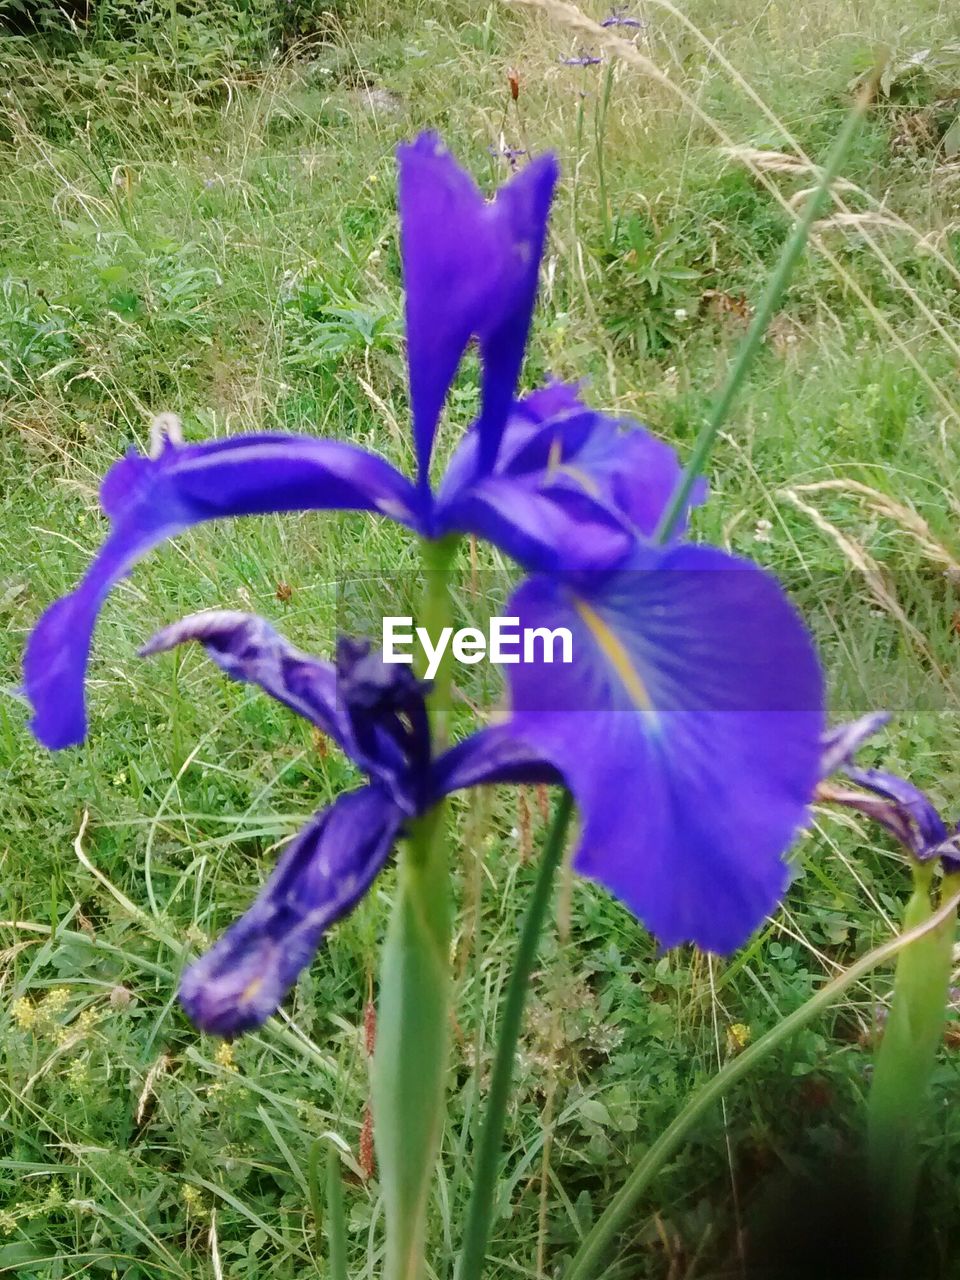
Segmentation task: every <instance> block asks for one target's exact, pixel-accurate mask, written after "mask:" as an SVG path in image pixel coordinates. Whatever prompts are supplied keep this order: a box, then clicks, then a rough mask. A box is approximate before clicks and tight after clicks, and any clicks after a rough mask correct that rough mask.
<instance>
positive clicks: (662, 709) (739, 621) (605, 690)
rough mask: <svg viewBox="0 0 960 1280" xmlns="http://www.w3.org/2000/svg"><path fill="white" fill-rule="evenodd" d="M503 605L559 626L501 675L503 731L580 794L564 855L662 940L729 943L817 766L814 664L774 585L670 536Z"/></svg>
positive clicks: (778, 865)
mask: <svg viewBox="0 0 960 1280" xmlns="http://www.w3.org/2000/svg"><path fill="white" fill-rule="evenodd" d="M509 610H510V613H511V614H516V615H518V616H519V618H520V625H521V627H524V628H529V627H545V628H548V629H550V630H552V629H554V628H557V627H565V628H567V629H569V631H570V633H571V636H572V655H573V660H572V662H571V663H569V664H563V663H558V662H554V663H553V664H552V665H549V664H547V663H545V662H544V661H543V660H542V659H541V660H539V661H537V662H534V663H529V662H528V663H524V664H522V665H519V666H515V667H511V668H509V670H508V674H509V678H510V684H511V689H512V698H513V708H514V709H513V714H512V718H511V721H510V724H509V728H510V730H511V731H512V732H513V733H514V734H515V735H516V736H517V737H518V738H520V739H521V740H523V741H525V742H526V743H528V744H529V746H530V748H531V751H532V752H533V753H534V754H536V755H538V756H540V757H542V758H543V759H544V760H547V761H549V762H550V763H551V764H553V766H554V767H555V768H556V769H557V770H558V772H559V773H560V774H562V776H563V777H564V779H565V781H566V783H567V785H568V786H569V788H570V789H571V791H572V792H573V794H574V797H575V799H576V801H577V805H578V808H579V810H580V813H581V816H582V820H583V837H582V843H581V845H580V848H579V849H578V851H577V854H576V857H575V861H574V866H575V867H576V869H577V870H578V871H580V872H581V873H583V874H584V875H588V876H591V877H593V878H594V879H596V880H598V881H599V882H600V883H601V884H603V885H605V886H606V887H607V888H608V889H609V890H610V891H611V892H613V893H614V894H616V895H617V897H619V898H620V899H621V901H623V902H624V903H626V905H627V906H628V907H630V908H631V910H632V911H634V912H635V913H636V914H637V915H638V916H639V917H640V918H641V919H642V920H643V921H644V923H645V924H646V925H647V926H648V927H649V928H650V929H651V930H652V932H653V933H654V934H656V936H657V937H658V938H659V939H660V941H661V943H662V944H663V945H665V946H673V945H675V944H677V943H680V942H684V941H692V942H696V943H698V944H699V945H700V946H703V947H706V948H708V949H710V950H714V951H720V952H726V951H730V950H732V949H733V948H735V947H736V946H738V945H739V944H740V943H742V942H743V941H744V940H745V939H746V938H747V937H748V936H749V934H750V933H751V932H752V930H754V929H755V928H756V927H757V926H758V925H759V924H760V922H761V921H762V919H763V918H764V916H765V915H766V914H767V913H768V912H769V911H771V910H772V908H773V907H774V906H775V905H776V903H777V901H778V899H779V898H780V896H781V894H782V893H783V891H784V888H785V887H786V883H787V879H788V872H787V868H786V866H785V864H784V861H783V855H784V853H785V851H786V849H787V847H788V845H789V844H790V842H791V840H792V838H793V836H794V833H795V832H796V830H797V828H798V827H799V826H800V825H801V824H802V823H803V822H804V821H805V818H806V813H807V806H808V804H809V802H810V800H811V798H812V796H813V792H814V787H815V785H816V781H817V776H818V772H819V763H820V735H821V731H822V725H823V715H822V704H823V686H822V678H821V673H820V668H819V665H818V662H817V658H816V655H815V652H814V649H813V645H812V643H811V641H810V637H809V636H808V634H807V632H806V630H805V628H804V626H803V624H802V623H801V621H800V619H799V618H798V617H797V615H796V613H795V612H794V610H793V609H792V607H791V606H790V604H789V603H788V602H787V600H786V598H785V597H784V596H783V594H782V592H781V590H780V587H779V585H778V584H777V583H776V581H775V580H774V579H773V578H771V577H770V576H768V575H767V574H766V573H764V572H762V571H761V570H759V569H757V568H756V567H755V566H753V565H750V564H748V563H746V562H744V561H740V560H737V559H735V558H734V557H732V556H728V555H725V554H724V553H722V552H720V551H716V550H713V549H710V548H705V547H691V546H677V547H673V548H669V549H667V550H665V551H662V552H655V551H649V552H646V553H642V554H638V556H637V558H636V559H635V561H634V562H633V566H632V567H631V568H629V569H625V570H618V571H617V572H615V573H612V574H609V575H606V576H605V577H599V576H598V580H596V581H593V582H591V581H589V580H583V579H581V580H580V581H577V580H576V579H575V578H569V579H567V580H566V581H564V580H563V579H562V578H554V579H550V578H545V577H542V578H535V579H532V580H530V581H528V582H527V583H525V584H524V585H522V586H521V588H520V589H519V591H518V592H517V593H516V595H515V596H514V598H513V600H512V602H511V603H510V605H509Z"/></svg>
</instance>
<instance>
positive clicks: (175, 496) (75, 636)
mask: <svg viewBox="0 0 960 1280" xmlns="http://www.w3.org/2000/svg"><path fill="white" fill-rule="evenodd" d="M101 499H102V502H103V507H104V510H105V511H106V512H107V514H108V515H109V516H110V519H111V526H112V527H111V531H110V535H109V537H108V538H107V540H106V542H104V544H103V546H102V547H101V548H100V551H99V552H98V554H97V556H96V557H95V559H94V561H93V563H92V564H91V566H90V568H89V569H88V570H87V573H86V576H85V577H84V578H83V580H82V582H81V583H80V585H79V586H78V587H77V588H76V590H74V591H73V592H72V593H71V594H70V595H67V596H64V597H63V598H62V599H60V600H58V601H57V602H56V603H55V604H53V605H52V606H51V607H50V608H49V609H48V610H47V611H46V613H45V614H44V615H43V617H42V618H41V619H40V621H39V622H38V624H37V626H36V628H35V629H34V631H33V634H32V635H31V637H30V640H29V642H28V645H27V651H26V654H25V657H24V675H25V687H26V692H27V696H28V697H29V699H30V701H31V702H32V703H33V707H34V711H35V716H34V719H33V721H32V723H31V726H30V727H31V728H32V730H33V732H34V734H35V735H36V737H37V738H39V740H40V741H41V742H42V743H43V744H44V745H45V746H47V747H50V748H58V747H68V746H72V745H74V744H75V743H78V742H81V741H82V740H83V737H84V734H85V732H86V715H85V711H84V688H83V684H84V675H85V672H86V667H87V660H88V657H89V651H90V642H91V638H92V634H93V628H94V625H95V623H96V619H97V614H98V613H99V611H100V607H101V605H102V604H103V601H104V599H105V598H106V596H107V594H108V593H109V591H110V589H111V587H113V585H114V583H116V582H118V581H119V580H120V579H121V578H122V577H124V576H125V575H126V574H127V573H129V571H130V570H131V568H132V567H133V566H134V564H135V563H136V562H137V561H138V560H139V559H140V558H141V557H142V556H143V555H144V554H146V552H147V551H149V550H150V549H151V548H153V547H155V546H157V545H158V543H160V542H163V541H164V540H165V539H166V538H171V537H173V536H175V535H176V534H178V533H181V532H182V531H183V530H184V529H187V528H189V527H190V526H191V525H194V524H198V523H200V522H201V521H205V520H214V519H218V518H219V517H221V516H239V515H256V514H263V513H266V512H278V511H296V510H324V509H330V510H334V509H340V510H343V509H355V510H363V511H377V512H380V513H382V514H384V515H387V516H389V517H390V518H391V519H395V520H399V521H401V522H403V523H406V524H413V525H416V524H417V520H418V516H417V513H416V506H415V503H416V497H415V493H414V490H413V487H412V485H411V484H410V482H409V481H408V480H406V479H404V477H403V476H401V475H400V474H399V472H397V471H395V470H394V469H393V467H391V466H390V465H389V463H387V462H385V461H384V460H383V459H382V458H377V457H374V456H373V455H371V454H368V453H365V452H364V451H363V450H362V449H358V448H355V447H354V446H352V445H349V444H344V443H342V442H340V441H335V440H319V439H314V438H312V437H304V436H280V435H263V436H246V437H239V438H237V439H234V440H225V441H215V442H212V443H207V444H197V445H186V446H184V447H182V448H178V447H174V446H171V445H168V446H167V447H166V448H165V449H164V450H163V452H162V453H161V454H160V456H159V457H157V458H146V457H142V456H141V455H139V454H135V453H133V454H129V455H128V456H127V457H126V458H124V459H122V460H121V461H120V462H117V463H116V464H115V465H114V466H113V467H112V468H111V470H110V471H109V473H108V474H107V476H106V479H105V480H104V483H103V489H102V491H101Z"/></svg>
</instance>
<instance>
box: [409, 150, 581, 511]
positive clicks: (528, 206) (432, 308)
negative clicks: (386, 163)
mask: <svg viewBox="0 0 960 1280" xmlns="http://www.w3.org/2000/svg"><path fill="white" fill-rule="evenodd" d="M397 156H398V163H399V187H398V202H399V208H400V239H401V252H402V256H403V275H404V287H405V290H406V310H407V360H408V364H409V370H410V399H411V404H412V411H413V428H414V439H415V443H416V451H417V461H418V465H419V471H420V484H421V488H425V487H426V484H427V471H428V468H429V465H430V454H431V450H432V447H433V438H434V434H435V432H436V427H437V422H438V421H439V418H440V413H441V410H442V408H443V402H444V400H445V399H446V395H447V392H448V390H449V389H450V384H451V383H452V381H453V378H454V376H455V374H456V371H457V367H458V365H459V364H460V360H461V358H462V356H463V353H464V351H465V350H466V347H467V344H468V342H469V341H470V339H471V337H476V338H477V339H478V340H479V343H480V350H481V355H482V357H483V407H482V410H481V423H482V426H483V441H484V443H483V449H482V455H483V456H482V458H481V461H482V462H484V463H485V464H486V465H488V466H489V465H492V461H493V458H494V456H495V455H496V449H497V444H498V442H499V438H500V434H501V433H502V430H503V426H504V423H505V421H506V418H507V414H508V413H509V410H510V405H511V403H512V400H513V395H514V391H515V389H516V383H517V378H518V377H519V374H520V366H521V364H522V362H523V352H524V347H525V345H526V340H527V333H528V331H529V328H530V318H531V315H532V312H533V303H534V299H535V296H536V289H537V277H538V272H539V267H540V258H541V256H542V253H543V244H544V239H545V236H546V226H547V217H548V214H549V208H550V200H551V198H552V195H553V188H554V186H555V184H556V180H557V167H556V163H555V161H554V160H553V158H552V157H550V156H541V157H539V158H538V159H536V160H534V161H532V162H531V163H530V164H529V165H527V167H526V168H525V169H524V170H523V171H522V172H521V173H519V174H517V176H516V177H515V178H513V179H511V181H510V182H509V183H508V184H507V185H506V186H504V187H502V188H501V189H500V190H499V191H498V193H497V195H496V198H495V199H494V200H493V201H491V202H487V201H485V200H484V198H483V195H482V194H481V192H480V191H479V189H478V188H477V186H476V185H475V183H474V181H473V179H472V178H471V177H470V176H469V174H467V173H466V172H465V171H464V170H463V169H461V168H460V167H459V165H458V164H457V163H456V161H455V160H454V159H453V157H452V156H451V155H450V154H449V152H447V150H446V149H445V147H444V146H443V144H442V143H441V141H440V139H439V138H438V137H437V136H436V135H435V134H430V133H427V134H422V135H421V136H420V137H419V138H418V139H417V140H416V141H415V142H413V143H411V144H409V145H407V146H402V147H400V148H399V149H398V152H397Z"/></svg>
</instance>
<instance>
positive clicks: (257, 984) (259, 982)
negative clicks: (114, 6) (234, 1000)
mask: <svg viewBox="0 0 960 1280" xmlns="http://www.w3.org/2000/svg"><path fill="white" fill-rule="evenodd" d="M262 986H263V978H254V979H253V981H252V982H248V983H247V985H246V986H245V987H244V988H243V991H242V992H241V995H240V1003H241V1004H246V1003H247V1002H248V1001H249V1000H252V999H253V998H254V997H255V996H256V995H257V994H258V993H259V991H260V988H261V987H262Z"/></svg>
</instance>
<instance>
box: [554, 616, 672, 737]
mask: <svg viewBox="0 0 960 1280" xmlns="http://www.w3.org/2000/svg"><path fill="white" fill-rule="evenodd" d="M573 603H574V606H575V608H576V610H577V613H579V615H580V617H581V618H582V619H583V620H584V622H585V623H586V624H587V626H588V627H589V628H590V633H591V635H592V636H593V638H594V639H595V640H596V642H597V644H598V645H599V646H600V650H601V652H602V653H603V655H604V657H605V658H606V659H607V660H608V661H609V663H610V665H611V666H612V667H613V669H614V671H615V672H616V673H617V675H618V676H619V677H620V680H621V681H622V683H623V687H624V688H625V689H626V691H627V693H628V694H629V695H630V700H631V702H633V704H634V706H635V707H636V708H637V710H638V711H642V712H643V714H644V715H645V716H649V718H650V719H651V720H652V721H654V723H656V719H657V710H656V707H654V705H653V702H652V701H651V698H650V695H649V693H648V692H647V686H646V685H645V684H644V683H643V679H642V677H641V676H640V673H639V672H638V671H637V669H636V667H635V666H634V665H633V662H632V661H631V658H630V655H629V653H627V651H626V649H625V648H624V647H623V644H622V643H621V641H620V639H619V637H618V636H617V635H616V633H615V632H614V631H611V629H610V628H609V627H608V626H607V624H606V623H605V622H604V620H603V619H602V618H601V617H600V615H599V613H597V612H596V610H594V609H591V608H590V606H589V605H588V604H584V602H583V601H582V600H574V602H573Z"/></svg>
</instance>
